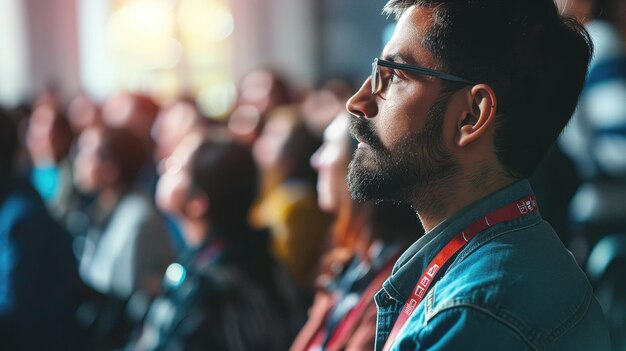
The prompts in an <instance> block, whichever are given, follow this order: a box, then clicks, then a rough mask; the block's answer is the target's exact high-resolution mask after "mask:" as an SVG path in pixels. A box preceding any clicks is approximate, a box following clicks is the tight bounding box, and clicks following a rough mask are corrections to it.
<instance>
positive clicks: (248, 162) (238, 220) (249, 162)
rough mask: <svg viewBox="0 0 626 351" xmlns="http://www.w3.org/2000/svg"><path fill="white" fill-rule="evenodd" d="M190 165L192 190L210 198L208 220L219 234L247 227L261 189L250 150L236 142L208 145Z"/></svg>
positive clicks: (200, 149)
mask: <svg viewBox="0 0 626 351" xmlns="http://www.w3.org/2000/svg"><path fill="white" fill-rule="evenodd" d="M190 164H191V178H192V180H191V181H192V188H193V189H194V190H195V191H197V190H199V191H202V192H203V193H205V194H206V195H207V196H208V198H209V201H210V211H209V212H210V214H209V217H210V220H211V222H212V223H213V224H214V225H215V226H216V227H217V229H218V231H219V229H228V228H233V227H235V228H245V227H247V217H248V211H249V210H250V207H251V205H252V201H253V200H254V199H255V197H256V194H257V187H258V186H257V182H258V180H257V176H258V171H257V168H256V165H255V163H254V160H253V159H252V154H251V153H250V150H249V149H248V148H246V147H245V146H243V145H241V144H239V143H236V142H234V141H205V142H203V143H202V144H201V145H200V146H199V147H198V148H197V149H196V151H195V152H194V154H193V157H192V159H191V163H190Z"/></svg>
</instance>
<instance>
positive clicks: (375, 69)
mask: <svg viewBox="0 0 626 351" xmlns="http://www.w3.org/2000/svg"><path fill="white" fill-rule="evenodd" d="M380 66H383V67H389V68H394V69H399V70H403V71H409V72H415V73H419V74H423V75H426V76H432V77H436V78H439V79H443V80H447V81H451V82H458V83H464V84H469V85H473V84H476V83H474V82H472V81H471V80H467V79H465V78H461V77H459V76H455V75H453V74H449V73H445V72H440V71H435V70H432V69H428V68H424V67H418V66H412V65H407V64H404V63H396V62H393V61H387V60H383V59H379V58H375V59H374V62H373V63H372V76H371V83H372V94H374V95H376V94H378V93H380V92H381V91H383V88H384V84H383V79H382V77H381V74H380Z"/></svg>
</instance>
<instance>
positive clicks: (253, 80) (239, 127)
mask: <svg viewBox="0 0 626 351" xmlns="http://www.w3.org/2000/svg"><path fill="white" fill-rule="evenodd" d="M291 102H292V98H291V96H290V93H289V89H288V88H287V83H286V82H285V80H284V79H283V78H281V77H280V76H279V75H278V74H277V73H275V72H273V71H272V70H269V69H265V68H260V69H256V70H253V71H251V72H249V73H248V74H246V75H245V76H244V77H243V79H242V80H241V83H240V84H239V96H238V99H237V103H236V106H235V108H234V110H233V111H232V113H231V115H230V117H229V119H228V129H229V130H230V131H231V132H232V133H233V136H234V137H235V138H237V140H240V141H242V142H244V143H246V144H248V145H252V144H254V142H255V141H256V139H257V138H258V137H259V135H260V134H261V131H262V130H263V127H264V125H265V121H266V118H267V114H268V112H269V111H271V110H272V109H274V108H276V107H278V106H282V105H286V104H289V103H291Z"/></svg>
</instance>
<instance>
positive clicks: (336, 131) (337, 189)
mask: <svg viewBox="0 0 626 351" xmlns="http://www.w3.org/2000/svg"><path fill="white" fill-rule="evenodd" d="M348 124H349V116H348V115H347V113H345V112H344V113H341V114H339V115H338V116H337V117H336V118H335V119H334V121H333V122H332V123H331V124H330V125H329V126H328V127H327V128H326V131H325V132H324V143H323V145H322V146H321V147H320V148H319V149H318V150H317V152H316V153H315V154H314V155H313V156H312V157H311V163H312V165H313V167H314V168H315V169H316V170H317V171H318V172H319V175H318V181H317V192H318V202H319V206H320V207H321V208H322V209H323V210H324V211H325V212H328V213H331V214H333V215H334V216H335V222H334V225H333V227H332V240H333V243H334V248H333V250H332V251H331V252H330V253H329V254H328V255H326V257H325V259H324V264H323V267H324V269H323V271H322V275H321V276H320V277H319V279H318V283H319V285H320V287H319V288H320V289H319V291H318V293H317V295H316V297H315V302H314V304H313V307H312V308H311V309H310V312H309V319H308V321H307V324H306V325H305V326H304V328H303V329H302V330H301V332H300V334H299V335H298V337H297V338H296V340H295V342H294V344H293V345H292V346H291V350H292V351H299V350H322V349H323V350H329V351H330V350H354V351H357V350H372V349H373V348H374V338H375V335H376V333H375V331H376V304H375V303H374V294H375V293H376V292H377V291H378V290H380V288H381V286H382V283H383V281H384V280H385V279H386V278H387V277H388V276H389V274H390V273H391V269H392V267H393V264H394V263H395V261H396V260H397V258H398V257H399V255H400V253H402V252H403V251H404V250H405V249H406V248H407V247H408V245H409V243H411V242H412V241H413V240H415V239H416V238H417V237H419V235H420V234H421V232H420V231H419V230H418V229H417V228H419V227H420V224H419V220H418V219H417V216H416V215H415V213H413V211H412V210H411V208H410V207H408V206H406V205H391V204H382V203H380V204H375V203H374V202H365V203H359V202H356V201H354V200H352V199H351V197H350V193H349V192H348V185H347V183H346V176H347V174H348V164H349V163H350V159H351V157H352V153H353V152H354V150H355V148H356V142H355V140H353V139H352V138H351V137H350V134H349V131H348Z"/></svg>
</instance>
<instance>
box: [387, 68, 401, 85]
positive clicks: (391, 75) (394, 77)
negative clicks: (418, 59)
mask: <svg viewBox="0 0 626 351" xmlns="http://www.w3.org/2000/svg"><path fill="white" fill-rule="evenodd" d="M398 79H400V76H398V73H397V72H396V71H395V70H393V69H392V70H389V81H390V82H392V83H393V82H395V81H396V80H398Z"/></svg>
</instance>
